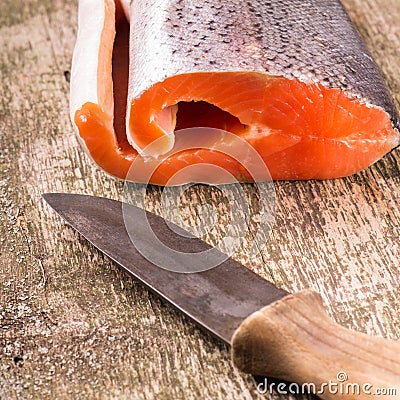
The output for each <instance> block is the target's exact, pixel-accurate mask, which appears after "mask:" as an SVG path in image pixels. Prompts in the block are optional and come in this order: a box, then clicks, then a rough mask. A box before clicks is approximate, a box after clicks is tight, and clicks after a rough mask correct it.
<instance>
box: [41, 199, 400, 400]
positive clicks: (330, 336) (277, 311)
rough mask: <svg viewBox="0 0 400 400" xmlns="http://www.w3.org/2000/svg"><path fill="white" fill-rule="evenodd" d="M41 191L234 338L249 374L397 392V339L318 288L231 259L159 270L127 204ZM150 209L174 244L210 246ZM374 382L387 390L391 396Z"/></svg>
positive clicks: (139, 273)
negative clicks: (364, 323) (358, 328)
mask: <svg viewBox="0 0 400 400" xmlns="http://www.w3.org/2000/svg"><path fill="white" fill-rule="evenodd" d="M43 198H44V199H45V201H46V202H47V203H48V204H49V205H50V206H51V207H52V208H53V209H54V210H55V211H56V212H57V213H58V214H59V215H60V216H61V217H62V218H63V219H64V220H65V221H66V222H67V223H68V224H69V225H70V226H71V227H72V228H74V229H75V230H76V231H78V232H79V233H80V234H81V235H82V236H83V237H85V238H86V239H87V240H88V241H89V242H90V243H92V244H93V245H94V246H95V247H96V248H97V249H99V250H100V251H101V252H103V253H104V254H105V255H106V256H108V257H109V258H110V259H111V260H113V261H114V262H116V263H117V264H118V265H120V266H121V267H122V268H124V269H125V270H126V271H128V272H129V273H130V274H131V275H133V276H134V277H135V278H137V279H139V280H140V281H142V282H143V283H144V284H145V285H146V286H147V287H148V288H149V289H150V290H151V291H153V292H155V293H156V294H158V295H159V296H161V297H162V298H163V299H165V300H167V301H168V302H169V303H171V304H172V305H173V306H175V307H176V308H178V309H179V310H181V311H182V312H184V313H185V314H186V315H188V316H189V317H190V318H191V319H192V320H194V321H195V322H196V323H198V324H199V325H200V326H202V327H203V328H205V329H206V330H208V331H209V332H211V333H212V334H213V335H214V336H216V337H218V338H219V339H221V340H223V341H224V342H225V343H227V344H230V345H231V346H232V359H233V362H234V364H235V365H236V366H237V367H238V368H239V369H241V370H242V371H244V372H248V373H251V374H253V375H261V376H267V377H271V378H277V379H282V380H285V381H289V382H295V383H297V384H298V385H304V384H306V385H311V386H308V387H309V388H311V390H312V391H313V392H315V393H317V394H318V395H319V396H320V397H321V398H322V399H336V398H338V399H339V398H340V399H354V398H355V397H354V396H355V394H354V393H353V392H354V390H357V388H358V392H359V393H358V394H357V398H360V399H371V398H375V397H376V398H378V396H379V398H381V399H382V398H385V399H392V398H393V399H399V398H400V361H399V360H398V359H399V355H400V344H399V343H398V342H395V341H389V340H385V339H383V338H377V337H371V336H368V335H365V334H362V333H359V332H353V331H350V330H347V329H345V328H344V327H341V326H340V325H338V324H336V323H334V322H333V321H331V320H330V319H329V317H328V316H327V314H326V313H325V311H324V308H323V304H322V299H321V297H320V296H319V295H318V294H317V293H315V292H313V291H310V290H305V291H302V292H298V293H296V294H289V293H288V292H286V291H284V290H282V289H279V288H277V287H276V286H275V285H273V284H272V283H270V282H268V281H266V280H264V279H262V278H261V277H259V276H258V275H257V274H255V273H253V272H251V271H250V270H248V269H247V268H245V267H244V266H243V265H241V264H240V263H238V262H237V261H235V260H233V259H232V258H228V257H224V258H223V259H224V261H223V262H222V263H220V264H219V265H218V266H216V267H215V268H212V269H208V270H205V271H202V272H197V273H191V274H185V273H180V272H174V271H171V270H167V269H163V268H160V267H158V266H156V265H154V264H153V263H152V262H151V261H149V260H148V259H146V258H145V257H144V256H143V255H142V254H141V253H140V252H139V251H138V250H137V249H136V247H135V245H134V243H133V242H132V241H131V238H130V237H129V235H128V232H127V230H126V227H125V223H124V218H123V211H122V204H123V203H121V202H118V201H115V200H111V199H106V198H101V197H94V196H88V195H78V194H66V193H47V194H44V195H43ZM124 207H125V208H126V207H129V214H130V216H131V217H132V218H133V219H134V216H135V213H137V215H139V214H142V213H143V210H142V209H140V208H138V207H135V206H134V205H130V204H126V203H124ZM146 216H147V218H148V221H149V223H150V225H151V226H152V229H154V230H155V233H156V234H157V237H158V238H159V240H161V241H162V242H163V243H165V245H167V246H171V247H173V248H174V249H175V250H176V251H182V252H186V253H198V252H202V251H207V250H209V249H211V248H212V247H211V246H210V245H209V244H207V243H206V242H204V241H202V240H200V239H198V238H196V237H193V236H191V235H189V234H186V235H183V236H182V235H181V234H179V232H180V231H181V230H182V229H181V228H180V227H176V226H175V227H173V224H171V223H170V222H168V224H166V221H165V220H164V219H163V218H162V217H160V216H157V215H155V214H153V213H151V212H147V211H146ZM138 220H139V219H138ZM171 227H173V229H171ZM135 229H136V236H137V237H140V234H141V229H144V227H143V226H142V225H141V224H140V223H138V224H136V225H135ZM143 232H144V231H143ZM144 233H145V232H144ZM142 245H143V243H142ZM150 250H151V251H153V252H158V251H160V252H161V251H162V249H158V248H152V249H150ZM159 256H160V257H159V258H162V254H160V255H159ZM343 377H345V379H344V378H343ZM335 380H336V385H337V386H335V385H334V383H335ZM329 382H333V386H332V385H329ZM345 384H346V385H345ZM335 388H336V389H335ZM346 388H347V389H349V388H350V389H351V390H347V389H346ZM339 389H340V390H339ZM376 389H385V390H386V391H387V392H388V393H387V394H386V397H385V396H384V397H382V395H381V394H377V393H376V392H377V390H376ZM335 390H336V392H335ZM373 390H375V392H372V391H373Z"/></svg>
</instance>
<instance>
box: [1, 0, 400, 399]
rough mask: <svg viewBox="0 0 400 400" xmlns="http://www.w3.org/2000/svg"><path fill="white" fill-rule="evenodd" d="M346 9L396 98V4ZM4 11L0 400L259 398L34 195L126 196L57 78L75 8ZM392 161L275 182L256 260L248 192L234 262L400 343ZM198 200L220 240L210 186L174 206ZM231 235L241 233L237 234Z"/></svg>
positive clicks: (63, 4)
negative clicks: (267, 233)
mask: <svg viewBox="0 0 400 400" xmlns="http://www.w3.org/2000/svg"><path fill="white" fill-rule="evenodd" d="M344 3H345V6H346V7H347V9H348V10H349V11H350V14H351V16H352V18H353V19H354V21H355V22H356V24H357V26H358V27H359V29H360V31H361V33H362V34H363V36H364V38H365V40H366V42H367V44H368V46H369V48H370V49H371V51H372V54H373V56H374V57H375V59H376V60H377V62H378V64H379V66H380V67H381V68H382V71H383V74H384V76H385V78H386V80H387V82H388V85H389V88H390V90H391V92H392V94H393V96H394V98H395V101H396V104H397V106H399V104H400V79H399V76H400V62H399V61H400V59H399V48H400V23H399V20H400V3H399V2H398V1H397V0H346V1H344ZM0 16H1V17H0V24H1V25H0V43H1V49H2V51H1V53H0V82H1V85H2V90H1V100H0V141H1V142H0V148H1V151H0V174H1V176H0V202H1V209H0V219H1V224H0V241H1V247H0V293H1V296H0V399H7V400H8V399H75V398H76V399H155V398H156V399H199V398H203V399H257V398H261V396H260V395H258V394H257V392H256V390H255V388H254V386H253V385H252V382H251V379H250V378H249V377H248V376H246V375H243V374H240V373H239V372H238V371H237V370H235V369H234V368H233V367H232V364H231V361H230V356H229V351H228V349H227V348H225V347H224V346H222V345H220V344H219V343H217V342H216V341H215V340H214V339H212V338H211V337H209V336H208V335H207V334H205V333H203V332H202V331H200V330H199V329H198V328H197V327H196V326H195V325H193V324H192V323H190V322H189V321H188V320H187V319H186V318H185V317H183V316H182V315H181V314H180V313H178V312H176V311H175V310H173V309H172V308H171V307H169V306H168V305H166V304H165V303H162V302H161V301H159V300H158V299H157V298H155V297H154V296H153V295H151V294H150V293H148V292H147V291H146V290H145V289H144V288H143V287H142V285H141V284H140V283H138V282H136V281H134V280H132V279H131V278H129V277H128V276H126V275H125V274H124V273H123V272H121V271H120V270H119V269H118V268H117V267H116V266H115V265H113V264H112V263H110V262H109V261H108V260H107V259H105V258H104V257H103V256H102V255H101V254H99V253H98V252H96V251H95V250H94V249H93V248H92V247H91V246H89V245H88V244H87V243H86V242H85V241H84V240H82V239H81V238H80V237H79V236H78V235H77V234H75V233H74V232H73V231H72V230H71V229H70V228H68V227H66V226H65V225H64V224H63V223H62V222H61V220H60V219H59V218H57V217H56V216H55V214H54V213H53V212H52V211H51V210H50V209H49V208H48V207H46V206H45V204H44V203H43V202H42V200H41V198H40V195H41V193H43V192H48V191H66V192H78V193H88V194H95V195H101V196H105V197H111V198H115V199H121V196H122V189H123V185H122V183H121V182H118V181H116V180H114V179H112V178H110V177H108V176H106V175H105V174H104V173H103V172H101V171H99V170H98V169H97V168H96V167H95V166H94V165H93V164H92V163H90V162H89V161H88V159H87V157H86V155H85V154H84V153H83V152H82V150H81V149H80V147H79V145H78V144H77V141H76V139H75V137H74V134H73V131H72V127H71V124H70V122H69V118H68V89H69V88H68V82H67V81H66V79H65V76H64V72H65V71H68V70H69V68H70V60H71V54H72V49H73V44H74V40H75V35H76V20H77V4H76V2H75V1H72V0H71V1H70V0H68V1H60V0H54V1H47V0H27V1H25V2H24V5H23V6H18V7H16V6H15V2H12V1H9V0H1V1H0ZM399 164H400V158H399V150H395V151H393V152H392V153H391V154H390V155H388V156H386V157H385V158H384V159H383V160H381V161H379V162H378V163H377V164H376V165H375V166H374V167H372V168H369V169H368V170H366V171H363V172H362V173H360V174H357V175H355V176H352V177H349V178H347V179H338V180H332V181H325V182H277V183H276V185H275V189H276V194H277V211H276V221H275V226H274V229H273V232H272V235H271V237H270V238H269V240H268V241H267V243H266V246H265V247H264V248H263V249H262V252H261V254H260V255H259V256H258V257H257V258H255V259H252V260H250V259H249V257H248V256H247V255H246V254H247V251H248V248H249V246H250V244H251V241H252V239H251V238H252V236H253V235H254V232H255V230H256V228H257V221H258V219H259V218H258V216H257V193H256V191H255V190H254V188H253V187H252V186H251V185H243V190H244V192H245V196H247V197H248V198H249V199H250V204H251V208H252V210H253V215H252V219H251V229H250V232H249V233H248V234H246V235H244V236H245V240H244V241H243V242H242V244H241V245H240V247H239V251H238V252H237V254H236V258H237V259H238V260H240V261H241V262H243V263H244V264H245V265H246V266H247V267H249V268H251V269H253V270H254V271H255V272H257V273H258V274H260V275H261V276H263V277H264V278H266V279H270V280H272V281H274V282H275V283H276V284H277V285H278V286H280V287H282V288H284V289H287V290H289V291H298V290H301V289H306V288H312V289H314V290H315V291H317V292H319V293H321V295H322V297H323V299H324V302H325V304H326V305H327V306H328V308H329V312H330V314H331V316H332V317H333V318H334V319H335V320H336V321H337V322H339V323H341V324H342V325H344V326H346V327H348V328H351V329H355V330H358V331H360V332H365V333H368V334H372V335H377V336H383V337H387V338H391V339H398V338H399V337H400V289H399V282H400V270H399V259H400V247H399V233H400V232H399V224H400V211H399V207H398V204H399V203H400V189H399V188H400V173H399ZM227 190H232V191H235V190H237V188H232V189H227ZM160 194H161V191H160V189H159V188H151V189H150V190H149V195H148V196H147V199H146V201H147V207H148V209H150V210H154V211H156V212H159V213H160V212H162V208H163V207H162V206H161V202H160ZM207 203H208V204H210V205H212V206H213V207H214V210H215V211H216V215H217V218H216V224H215V227H214V228H213V229H212V230H211V232H210V233H209V234H208V235H207V236H206V238H207V240H209V241H210V242H212V243H215V242H216V241H218V240H219V239H220V238H221V237H222V236H223V234H224V231H225V229H226V225H227V224H228V223H229V205H227V204H226V202H225V201H224V198H223V195H222V194H221V193H220V192H219V191H218V190H216V189H210V188H207V187H205V186H198V187H196V188H192V189H190V190H189V191H188V192H187V193H186V194H185V196H183V199H182V202H181V205H180V208H179V211H180V214H181V216H182V218H183V220H184V221H187V223H188V224H191V225H195V224H196V222H198V220H199V213H201V212H202V211H203V212H204V211H205V212H209V210H208V211H207V209H205V208H204V207H202V206H203V205H204V204H207ZM164 208H165V207H164ZM202 218H205V217H204V215H203V216H202ZM210 218H211V217H210ZM193 229H195V227H194V228H193ZM235 235H236V236H237V237H241V236H243V235H241V229H240V227H237V230H236V234H233V235H232V240H235ZM273 398H277V399H278V398H280V399H286V398H288V396H279V395H278V394H275V395H274V396H273Z"/></svg>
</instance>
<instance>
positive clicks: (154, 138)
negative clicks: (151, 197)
mask: <svg viewBox="0 0 400 400" xmlns="http://www.w3.org/2000/svg"><path fill="white" fill-rule="evenodd" d="M70 102H71V119H72V121H73V124H74V126H75V128H76V130H77V133H78V137H79V138H80V140H81V142H82V144H83V145H84V147H85V148H86V150H87V152H88V154H89V155H90V157H91V158H92V159H93V160H94V162H95V163H96V164H98V165H99V166H100V167H101V168H102V169H104V170H105V171H106V172H108V173H109V174H111V175H113V176H116V177H118V178H122V179H125V178H126V176H127V173H128V171H129V169H130V167H131V166H132V163H133V162H134V161H135V160H136V159H137V157H141V158H143V159H144V160H150V159H155V158H156V159H157V160H159V163H160V165H159V167H158V168H157V170H156V171H155V173H154V174H153V175H152V177H151V179H150V183H153V184H158V185H167V184H168V181H169V179H170V177H171V176H172V175H174V174H175V173H176V172H177V171H179V170H180V169H181V168H183V167H185V166H188V165H192V164H199V163H200V164H201V163H208V164H214V165H217V166H219V167H221V168H226V169H229V171H230V172H231V173H232V174H233V176H234V178H235V179H237V180H239V181H251V180H252V177H251V176H250V175H249V174H248V171H246V168H244V167H243V165H241V163H240V160H233V159H232V158H231V157H230V156H229V155H228V154H222V153H219V152H218V148H217V146H212V148H210V149H206V148H198V149H197V148H191V149H186V150H184V151H182V152H179V153H176V154H174V155H172V156H170V155H169V152H170V151H172V150H173V149H174V145H175V143H176V136H178V135H179V130H181V129H184V128H193V127H208V128H216V129H220V130H225V131H228V132H231V133H232V134H234V135H236V136H237V137H240V138H241V139H243V140H245V141H246V142H247V143H248V144H250V145H251V146H252V147H253V148H254V149H255V150H256V151H257V152H258V154H259V155H260V156H261V157H262V159H263V161H264V162H265V163H266V165H267V167H268V169H269V171H270V173H271V176H272V178H273V179H290V180H293V179H328V178H337V177H344V176H348V175H351V174H354V173H356V172H358V171H360V170H362V169H364V168H366V167H368V166H370V165H371V164H373V163H374V162H375V161H377V160H378V159H380V158H381V157H383V156H384V155H385V154H386V153H387V152H389V151H390V150H392V149H393V148H395V147H396V146H398V144H399V132H398V128H399V118H398V114H397V112H396V109H395V106H394V104H393V102H392V100H391V97H390V95H389V94H388V90H387V88H386V86H385V82H384V80H383V78H382V76H381V74H380V72H379V70H378V68H377V66H376V64H375V62H374V61H373V60H372V57H371V55H370V53H369V52H368V50H367V48H366V46H365V44H364V43H363V41H362V39H361V37H360V35H359V33H358V31H357V30H356V29H355V27H354V26H353V24H352V23H351V21H350V19H349V17H348V15H347V13H346V11H345V10H344V8H343V6H342V5H341V3H340V2H339V0H314V1H313V2H305V1H303V0H270V1H265V0H264V1H261V0H256V1H254V0H253V1H235V0H198V1H191V0H157V1H154V0H135V1H132V2H129V1H128V0H126V1H124V2H119V1H118V0H80V1H79V27H78V37H77V42H76V46H75V50H74V55H73V62H72V74H71V96H70ZM235 143H236V142H235ZM129 178H130V179H133V180H135V181H139V182H140V181H143V180H145V177H144V176H143V174H142V172H141V171H140V168H138V169H137V170H134V171H133V174H132V173H130V175H129ZM199 180H200V181H204V180H206V181H207V183H223V182H221V179H219V177H218V174H214V175H212V176H209V177H208V178H207V179H204V176H203V177H199V176H196V173H195V172H194V173H193V174H192V175H190V174H189V175H186V176H185V175H183V178H182V179H181V181H180V182H178V183H186V182H196V181H199ZM175 183H176V181H175Z"/></svg>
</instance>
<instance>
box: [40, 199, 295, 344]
mask: <svg viewBox="0 0 400 400" xmlns="http://www.w3.org/2000/svg"><path fill="white" fill-rule="evenodd" d="M43 198H44V199H45V200H46V202H47V203H48V204H49V205H50V206H51V207H52V208H53V209H54V210H55V211H56V212H57V213H58V214H59V215H60V216H61V217H62V218H63V219H64V220H65V221H66V222H67V223H68V224H69V225H71V227H73V228H74V229H76V230H77V231H78V232H79V233H80V234H81V235H82V236H84V237H85V238H86V239H87V240H88V241H89V242H90V243H92V244H93V245H94V246H95V247H97V248H98V249H99V250H100V251H102V252H103V253H104V254H105V255H107V256H108V257H109V258H111V259H112V260H113V261H115V262H116V263H118V264H119V265H120V266H121V267H123V268H124V269H125V270H126V271H128V272H129V273H130V274H132V275H133V276H134V277H135V278H137V279H139V280H140V281H142V282H143V283H144V284H145V285H146V286H147V287H148V288H149V289H150V290H152V291H153V292H155V293H157V294H158V295H160V296H161V297H162V298H164V299H165V300H167V301H168V302H170V303H171V304H172V305H174V306H175V307H177V308H178V309H180V310H181V311H183V312H184V313H185V314H186V315H188V316H189V317H190V318H192V319H193V320H194V321H195V322H197V323H198V324H200V325H201V326H203V327H204V328H206V329H207V330H208V331H210V332H211V333H212V334H214V335H215V336H217V337H218V338H220V339H222V340H223V341H225V342H226V343H230V340H231V337H232V335H233V333H234V331H235V330H236V328H238V326H239V325H240V323H241V322H242V321H243V320H244V319H245V318H246V317H247V316H249V315H250V314H252V313H253V312H255V311H257V310H259V309H260V308H262V307H264V306H266V305H268V304H270V303H273V302H274V301H277V300H279V299H281V298H282V297H284V296H286V295H287V294H288V293H287V292H285V291H284V290H281V289H278V288H277V287H276V286H274V285H273V284H272V283H270V282H268V281H266V280H264V279H262V278H261V277H259V276H258V275H256V274H255V273H253V272H251V271H249V270H248V269H247V268H245V267H244V266H243V265H241V264H240V263H238V262H236V261H234V260H233V259H231V258H228V259H226V260H225V261H224V262H223V263H222V264H220V265H218V266H217V267H215V268H213V269H209V270H207V271H203V272H197V273H192V274H184V273H179V272H172V271H168V270H165V269H163V268H160V267H158V266H156V265H154V264H152V263H151V262H149V261H148V260H147V259H146V258H144V257H143V256H142V255H141V254H140V253H139V252H138V251H137V250H136V248H135V246H134V245H133V243H132V241H131V240H130V237H129V236H128V233H127V231H126V228H125V224H124V219H123V215H122V203H121V202H118V201H115V200H111V199H106V198H101V197H93V196H86V195H78V194H64V193H48V194H44V195H43ZM124 207H127V205H126V204H124ZM129 207H132V209H131V210H130V211H132V214H134V213H135V211H138V212H141V213H143V210H141V209H139V208H137V207H135V206H132V205H129ZM147 217H148V220H149V222H150V224H151V226H152V228H153V229H154V230H155V231H157V232H155V233H156V234H158V235H159V237H160V238H161V239H164V240H165V242H170V243H174V244H175V245H176V244H177V243H181V246H183V247H184V248H185V250H186V251H188V249H189V250H190V249H193V250H194V251H195V252H198V251H205V250H208V249H210V248H211V246H210V245H208V244H207V243H205V242H204V241H202V240H200V239H198V238H193V237H191V238H190V237H182V236H180V235H179V234H177V233H176V232H178V231H179V229H180V228H178V227H177V229H176V230H175V232H174V231H173V230H171V229H169V228H168V227H167V225H166V223H165V220H164V219H163V218H161V217H159V216H157V215H155V214H153V213H149V212H148V213H147ZM140 228H141V227H140V226H138V229H139V232H140ZM151 250H152V251H154V252H157V251H160V250H158V249H157V248H154V249H151Z"/></svg>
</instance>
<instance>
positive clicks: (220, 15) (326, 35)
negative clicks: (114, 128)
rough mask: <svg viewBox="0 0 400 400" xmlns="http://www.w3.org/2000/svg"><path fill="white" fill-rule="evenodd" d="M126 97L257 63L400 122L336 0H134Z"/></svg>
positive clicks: (374, 67)
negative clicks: (177, 78) (174, 80)
mask: <svg viewBox="0 0 400 400" xmlns="http://www.w3.org/2000/svg"><path fill="white" fill-rule="evenodd" d="M130 20H131V26H133V27H134V28H133V29H131V32H130V79H129V100H132V99H133V98H137V97H138V96H140V95H141V93H143V92H145V91H146V90H148V89H149V87H151V86H152V85H154V84H156V83H157V82H160V81H163V80H164V79H165V78H167V77H171V76H174V75H178V74H184V73H195V72H204V71H205V72H221V71H232V72H233V71H259V72H266V73H269V74H272V75H278V76H283V77H286V78H299V79H300V80H302V81H305V82H310V81H314V82H320V83H322V84H323V85H325V86H327V87H331V88H340V89H344V90H346V91H347V92H349V93H350V94H351V95H353V96H356V97H357V98H359V99H361V100H362V101H363V102H366V103H368V104H373V105H376V106H380V107H382V108H383V109H385V110H386V112H388V114H389V115H390V116H391V118H392V121H393V122H394V123H395V124H396V125H398V124H399V121H398V115H397V112H396V109H395V107H394V104H393V101H392V99H391V97H390V95H389V94H388V91H387V88H386V84H385V82H384V80H383V78H382V76H381V74H380V72H379V69H378V67H377V65H376V63H375V62H374V61H373V59H372V57H371V54H370V53H369V51H368V49H367V47H366V45H365V43H364V42H363V40H362V38H361V36H360V34H359V33H358V31H357V30H356V28H355V27H354V25H353V24H352V23H351V20H350V18H349V16H348V14H347V13H346V11H345V9H344V8H343V6H342V4H341V3H340V2H339V1H337V0H315V1H302V0H274V1H251V2H250V1H245V2H243V1H234V0H230V1H226V0H202V1H200V2H197V3H196V4H194V3H193V2H192V1H190V0H157V1H134V2H132V5H131V16H130Z"/></svg>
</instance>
